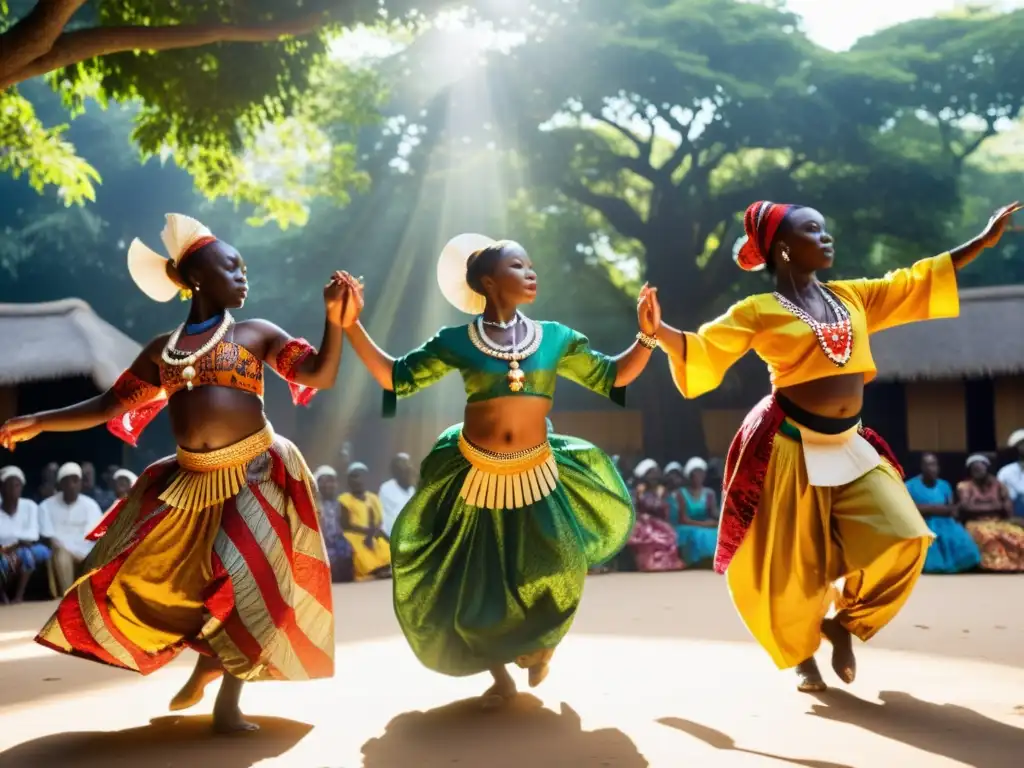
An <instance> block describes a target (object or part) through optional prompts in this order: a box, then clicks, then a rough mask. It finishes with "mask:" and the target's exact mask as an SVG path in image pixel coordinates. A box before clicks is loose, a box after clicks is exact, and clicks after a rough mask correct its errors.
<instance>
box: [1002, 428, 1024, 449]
mask: <svg viewBox="0 0 1024 768" xmlns="http://www.w3.org/2000/svg"><path fill="white" fill-rule="evenodd" d="M1021 443H1024V429H1018V430H1017V431H1016V432H1014V433H1013V434H1012V435H1010V439H1009V440H1007V441H1006V446H1007V447H1008V448H1016V447H1017V446H1018V445H1020V444H1021Z"/></svg>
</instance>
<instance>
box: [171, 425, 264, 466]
mask: <svg viewBox="0 0 1024 768" xmlns="http://www.w3.org/2000/svg"><path fill="white" fill-rule="evenodd" d="M273 444H274V429H273V427H271V426H270V425H269V424H267V425H266V426H265V427H264V428H263V429H261V430H260V431H259V432H256V433H255V434H252V435H249V436H248V437H246V438H244V439H242V440H239V441H238V442H237V443H232V444H231V445H228V446H225V447H224V448H218V449H217V450H215V451H204V452H202V453H197V452H194V451H187V450H185V449H184V448H182V447H180V446H179V447H178V452H177V454H178V456H177V458H178V464H180V465H181V468H182V469H187V470H189V471H190V472H214V471H216V470H218V469H227V468H229V467H234V466H238V465H239V464H245V463H247V462H249V461H252V460H253V459H255V458H256V457H257V456H259V455H260V454H261V453H266V452H267V450H268V449H269V448H270V446H272V445H273Z"/></svg>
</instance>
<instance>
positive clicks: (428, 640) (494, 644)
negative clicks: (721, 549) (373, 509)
mask: <svg viewBox="0 0 1024 768" xmlns="http://www.w3.org/2000/svg"><path fill="white" fill-rule="evenodd" d="M461 429H462V425H461V424H457V425H455V426H453V427H450V428H449V429H447V430H446V431H445V432H444V433H443V434H442V435H441V437H440V438H438V441H437V443H436V444H435V446H434V448H433V450H432V451H431V452H430V453H429V454H428V455H427V457H426V458H425V459H424V460H423V463H422V465H421V467H420V478H421V479H420V485H419V488H418V490H417V491H416V494H415V495H414V496H413V497H412V499H410V500H409V503H408V504H406V506H405V508H404V509H403V510H402V512H401V514H399V516H398V519H397V520H396V521H395V525H394V528H393V529H392V531H391V568H392V574H393V576H394V600H395V614H396V615H397V616H398V622H399V624H400V625H401V627H402V631H403V632H404V633H405V637H406V639H407V640H408V641H409V645H410V646H412V650H413V652H414V653H415V654H416V656H417V657H418V658H419V660H420V661H421V662H422V663H423V664H424V665H425V666H426V667H428V668H430V669H432V670H434V671H436V672H442V673H444V674H447V675H455V676H461V675H473V674H477V673H479V672H483V671H485V670H487V669H489V668H491V667H494V666H499V665H502V664H508V663H510V662H513V661H514V660H515V659H516V657H518V656H521V655H525V654H529V653H533V652H536V651H541V650H545V649H551V648H554V647H555V646H556V645H558V643H559V641H561V639H562V638H563V637H564V636H565V633H566V632H568V631H569V627H570V626H571V625H572V621H573V618H574V617H575V615H576V609H577V608H578V607H579V604H580V599H581V597H582V595H583V582H584V579H585V578H586V575H587V570H588V569H589V568H591V567H593V566H596V565H600V564H602V563H604V562H605V561H607V560H610V559H611V558H613V557H614V556H615V555H617V554H618V553H619V551H620V550H621V549H622V547H623V546H625V544H626V541H627V539H628V538H629V533H630V531H631V530H632V528H633V518H634V513H633V505H632V502H631V500H630V496H629V491H628V490H627V489H626V485H625V483H624V482H623V481H622V478H621V477H620V476H619V473H618V471H616V469H615V466H614V464H613V463H612V461H611V459H610V458H609V457H608V456H607V455H605V454H604V452H602V451H601V450H600V449H598V448H596V447H595V446H593V445H591V444H590V443H588V442H586V441H584V440H579V439H577V438H574V437H565V436H562V435H549V441H550V443H551V449H552V452H553V454H554V457H555V461H556V463H557V465H558V479H559V483H558V487H557V488H556V489H555V491H554V493H552V494H550V495H549V496H548V497H547V498H545V499H544V500H542V501H540V502H538V503H536V504H531V505H529V506H527V507H522V508H520V509H506V510H497V509H487V508H485V507H475V506H470V505H468V504H466V503H465V501H463V499H462V497H461V496H460V495H459V492H460V491H461V489H462V484H463V481H464V480H465V478H466V475H467V474H468V473H469V470H470V464H469V462H468V461H467V460H466V459H465V457H463V455H462V453H461V452H460V451H459V446H458V441H459V433H460V431H461Z"/></svg>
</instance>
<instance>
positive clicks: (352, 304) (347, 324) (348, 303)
mask: <svg viewBox="0 0 1024 768" xmlns="http://www.w3.org/2000/svg"><path fill="white" fill-rule="evenodd" d="M341 279H342V280H343V281H344V283H345V311H344V313H343V316H342V319H341V327H342V328H351V327H352V326H353V325H355V323H356V320H358V319H359V315H360V313H362V311H363V304H364V302H363V279H362V278H361V277H352V275H350V274H349V273H348V272H342V273H341Z"/></svg>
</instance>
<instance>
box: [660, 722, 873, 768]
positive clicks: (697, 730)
mask: <svg viewBox="0 0 1024 768" xmlns="http://www.w3.org/2000/svg"><path fill="white" fill-rule="evenodd" d="M658 722H659V723H661V724H662V725H667V726H668V727H669V728H675V729H676V730H677V731H682V732H683V733H685V734H687V735H689V736H693V738H695V739H699V740H700V741H703V742H704V743H705V744H707V745H708V746H709V747H713V748H714V749H719V750H722V751H723V752H742V753H743V754H745V755H754V756H755V757H764V758H767V759H768V760H777V761H778V762H779V763H781V764H783V765H802V766H804V768H853V766H852V765H845V764H843V763H830V762H827V761H825V760H805V759H801V758H796V757H788V756H787V757H784V756H782V755H773V754H771V753H770V752H758V751H757V750H756V749H744V748H743V747H738V746H736V741H735V740H734V739H733V738H732V736H730V735H729V734H727V733H722V732H721V731H716V730H715V729H714V728H709V727H708V726H706V725H701V724H700V723H695V722H693V721H692V720H684V719H683V718H681V717H663V718H661V719H660V720H658ZM765 768H767V764H766V765H765Z"/></svg>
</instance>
